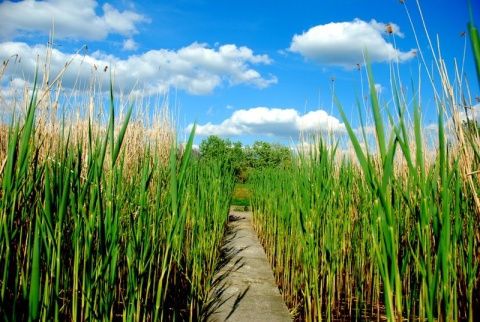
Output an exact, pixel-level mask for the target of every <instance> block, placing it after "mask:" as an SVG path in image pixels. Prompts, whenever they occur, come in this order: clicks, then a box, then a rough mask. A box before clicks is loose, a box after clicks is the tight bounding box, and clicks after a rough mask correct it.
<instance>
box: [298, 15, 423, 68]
mask: <svg viewBox="0 0 480 322" xmlns="http://www.w3.org/2000/svg"><path fill="white" fill-rule="evenodd" d="M387 29H389V30H388V31H387ZM389 33H392V34H394V35H396V36H398V37H403V34H402V33H401V32H400V28H399V27H398V26H397V25H396V24H393V23H390V24H383V23H379V22H377V21H375V20H372V21H370V22H365V21H362V20H360V19H355V20H353V21H351V22H332V23H328V24H325V25H319V26H315V27H313V28H311V29H309V30H308V31H306V32H304V33H303V34H301V35H294V36H293V39H292V42H291V44H290V48H289V50H290V51H292V52H296V53H299V54H301V55H303V56H304V57H305V58H307V59H309V60H312V61H315V62H318V63H320V64H325V65H336V66H341V67H344V68H346V69H353V68H356V66H357V64H358V63H363V61H364V52H365V50H367V51H368V55H369V57H370V61H371V62H372V63H373V62H385V61H392V60H394V61H399V62H404V61H407V60H409V59H412V58H413V57H415V54H414V52H413V50H412V51H409V52H402V51H400V50H398V49H396V48H394V47H393V45H392V44H391V43H388V42H387V41H386V39H385V37H384V36H385V35H387V34H389Z"/></svg>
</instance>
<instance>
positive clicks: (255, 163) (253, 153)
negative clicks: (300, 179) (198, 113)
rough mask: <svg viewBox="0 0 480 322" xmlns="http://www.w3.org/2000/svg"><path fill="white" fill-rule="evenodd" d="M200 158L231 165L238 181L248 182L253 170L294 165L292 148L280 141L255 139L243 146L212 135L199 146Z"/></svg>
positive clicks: (283, 167)
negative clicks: (270, 141) (250, 143)
mask: <svg viewBox="0 0 480 322" xmlns="http://www.w3.org/2000/svg"><path fill="white" fill-rule="evenodd" d="M199 159H200V160H204V161H207V160H219V161H221V162H224V164H226V165H228V166H229V167H231V168H232V169H233V171H234V173H235V176H236V177H237V182H242V183H243V182H246V181H247V180H248V176H249V174H250V172H251V171H253V170H254V169H261V168H267V167H268V168H282V169H286V168H289V167H291V166H292V152H291V150H290V149H289V148H288V147H286V146H284V145H281V144H280V143H269V142H265V141H255V142H254V143H253V145H252V146H245V147H244V146H242V143H241V142H235V143H232V142H231V141H230V140H229V139H221V138H219V137H218V136H215V135H212V136H209V137H208V138H206V139H205V140H203V141H202V142H201V143H200V147H199Z"/></svg>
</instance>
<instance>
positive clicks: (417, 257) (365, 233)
mask: <svg viewBox="0 0 480 322" xmlns="http://www.w3.org/2000/svg"><path fill="white" fill-rule="evenodd" d="M470 29H471V30H470V34H471V35H472V43H473V44H474V47H475V48H477V50H478V48H480V47H479V46H480V42H479V39H478V32H477V31H476V29H475V28H474V27H473V25H470ZM420 53H421V52H420ZM476 61H477V66H480V51H478V52H476ZM366 66H367V67H366V71H367V76H368V84H369V89H368V93H369V96H370V106H369V107H368V108H369V110H370V111H371V114H370V115H367V117H369V118H370V119H371V120H372V128H374V129H375V132H374V135H373V139H374V144H373V145H372V144H370V145H369V142H371V140H370V139H371V136H370V134H369V133H367V131H366V130H365V128H366V125H365V124H364V123H362V124H361V127H360V130H355V129H354V128H353V126H352V125H351V124H350V123H349V120H348V118H347V117H346V115H345V113H344V111H343V108H342V106H341V102H340V99H338V98H336V97H334V99H335V101H336V104H337V106H338V108H339V110H340V113H341V115H342V119H343V121H344V122H345V124H346V127H347V131H348V136H349V139H350V142H351V149H352V150H353V151H354V155H355V158H349V157H348V155H349V153H343V151H342V152H340V151H339V142H340V141H335V140H333V141H332V140H329V139H324V138H322V137H321V136H317V137H314V138H312V139H311V140H308V139H307V140H306V141H307V142H305V143H307V146H310V149H307V151H305V150H304V149H299V151H297V153H296V154H295V166H294V167H292V169H291V170H290V171H275V170H271V169H270V170H268V169H267V170H262V171H257V172H256V173H255V175H254V176H253V177H252V182H251V187H252V188H251V193H252V206H253V212H254V217H253V220H254V226H255V228H256V231H257V232H258V234H259V237H260V239H261V241H262V243H263V245H264V247H265V249H266V251H267V254H268V256H269V259H270V263H271V265H272V267H273V269H274V272H275V277H276V281H277V283H278V285H279V287H280V289H281V291H282V295H283V298H284V299H285V301H286V302H287V304H288V305H289V307H290V310H291V312H292V315H294V316H295V319H296V320H298V321H319V320H327V321H332V320H385V319H387V320H389V321H402V320H420V321H435V320H437V321H476V320H478V319H479V318H480V310H479V307H480V269H479V263H480V206H479V205H480V204H479V203H478V198H479V191H480V190H479V187H480V186H479V184H480V179H479V176H478V173H479V172H478V165H479V161H480V154H479V146H480V137H479V133H478V125H477V124H478V123H476V122H475V117H472V114H471V113H470V114H469V112H470V111H473V109H471V107H472V103H471V100H469V99H467V98H468V96H467V95H465V93H466V90H465V89H464V88H463V85H462V83H461V82H460V78H458V75H459V74H460V73H458V72H457V77H456V79H455V81H456V82H457V84H460V85H459V89H458V90H457V92H458V93H460V98H459V97H456V96H455V95H454V88H453V86H452V85H451V82H450V81H449V79H448V76H447V75H448V73H447V72H446V67H445V64H444V62H443V61H441V60H440V59H439V61H438V64H437V67H438V73H439V75H440V76H441V84H440V85H439V88H436V87H435V88H434V89H435V90H436V103H437V105H438V127H437V131H436V133H437V134H436V140H435V141H436V143H435V145H434V146H433V147H432V145H430V144H427V142H426V141H425V136H424V128H423V127H422V115H421V106H420V104H419V98H418V97H415V96H414V97H412V98H411V99H409V100H408V101H407V100H406V99H405V97H404V95H403V92H402V91H401V82H400V80H399V79H398V78H397V77H396V76H395V75H397V72H396V71H395V70H394V72H393V73H392V75H393V76H392V81H391V83H392V93H393V94H394V100H393V103H392V104H393V106H394V107H393V108H392V107H391V106H389V104H387V103H381V102H379V100H378V97H377V93H376V91H375V88H374V85H373V84H375V83H374V78H373V73H372V70H371V67H370V64H368V61H367V64H366ZM396 67H398V66H392V68H396ZM479 75H480V74H479ZM479 83H480V77H479ZM432 85H434V86H435V84H432ZM407 102H412V103H411V105H410V104H407ZM459 102H461V103H459ZM360 105H361V104H360V103H359V106H358V109H359V115H360V116H361V119H365V115H363V113H362V112H361V111H363V106H360ZM463 112H465V114H467V115H470V118H469V119H468V118H467V120H466V122H465V121H464V120H462V119H461V118H460V114H461V113H463ZM407 113H411V115H413V117H412V118H411V119H410V118H407ZM409 120H411V121H409Z"/></svg>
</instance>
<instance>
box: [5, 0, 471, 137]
mask: <svg viewBox="0 0 480 322" xmlns="http://www.w3.org/2000/svg"><path fill="white" fill-rule="evenodd" d="M420 5H421V10H422V14H423V17H424V21H425V23H426V26H427V28H428V32H429V35H430V37H431V41H432V42H433V47H434V50H435V52H436V54H437V55H438V51H437V35H438V37H439V40H440V48H441V54H442V58H443V59H444V61H445V63H446V65H447V69H448V73H449V76H450V79H451V80H452V83H453V80H454V68H453V67H454V59H455V58H456V59H457V63H458V65H459V67H462V65H463V61H464V65H463V66H464V67H463V71H464V72H465V73H466V75H467V77H468V79H469V81H470V93H471V96H472V99H473V97H474V96H475V95H478V96H480V92H479V87H478V84H477V82H476V74H475V69H474V63H473V58H472V55H471V50H470V43H469V39H468V38H467V37H462V36H461V34H462V32H463V31H466V30H467V27H466V25H467V22H468V21H469V13H468V7H467V1H466V0H465V1H463V0H450V1H447V0H439V1H420ZM472 9H473V13H474V16H475V18H476V21H477V26H478V24H479V22H480V3H479V1H472ZM409 16H410V19H411V21H412V23H413V25H414V28H415V29H413V28H412V25H411V22H410V19H409ZM52 25H53V26H54V43H55V45H54V46H53V52H52V58H51V67H50V69H51V75H55V73H58V72H59V71H60V70H61V69H62V68H63V66H65V63H66V62H67V61H70V59H72V57H74V54H75V53H76V52H77V51H79V50H80V52H79V55H77V56H75V57H74V61H73V62H72V64H71V66H70V67H69V69H68V71H67V72H66V73H65V74H64V76H63V79H62V85H63V87H64V88H65V89H67V90H68V89H69V88H77V89H78V88H79V87H82V86H83V88H88V86H87V85H85V84H88V83H89V81H91V79H92V78H93V77H96V78H97V79H98V80H100V81H101V82H103V83H104V85H103V88H104V89H107V88H108V80H109V73H104V72H103V69H104V67H105V66H109V68H110V70H111V71H112V72H113V73H114V75H115V85H116V88H117V89H118V91H119V92H120V91H123V92H124V93H125V95H128V93H130V92H131V91H132V90H133V91H134V93H135V95H136V96H137V97H139V96H142V99H141V100H139V101H142V102H147V101H152V102H157V101H162V100H163V99H165V97H167V96H168V97H169V105H170V110H171V111H172V113H174V114H175V119H176V120H177V128H178V130H179V132H180V133H184V132H187V133H188V130H189V129H190V128H191V126H192V124H193V122H194V121H195V120H196V121H197V123H198V128H197V137H196V143H197V144H198V143H199V142H200V141H201V140H202V139H204V138H205V137H207V136H209V135H219V136H221V137H224V138H227V137H228V138H230V139H231V140H232V141H242V142H243V143H244V144H247V145H249V144H251V143H253V142H254V141H255V140H265V141H271V142H274V141H280V142H282V143H287V142H290V141H292V140H293V141H295V140H296V139H298V137H299V133H300V132H308V131H317V130H329V131H331V132H332V133H337V134H340V135H341V134H342V133H344V132H345V126H344V124H343V122H342V120H341V119H340V114H339V112H338V108H337V107H336V106H334V105H333V104H332V91H335V93H336V95H337V97H338V98H339V100H340V102H341V103H342V106H343V107H344V109H345V110H346V112H347V115H349V116H350V117H351V120H352V122H353V123H354V125H355V126H359V122H358V117H357V115H358V112H357V106H356V104H355V95H358V96H359V97H360V101H361V102H362V105H364V107H368V103H365V102H364V99H363V97H364V96H365V94H366V93H365V90H366V86H367V80H366V71H365V68H364V60H363V54H362V51H363V50H364V49H365V48H366V49H367V50H368V53H369V56H370V59H371V61H372V68H373V72H374V77H375V84H376V88H377V90H378V91H377V93H378V95H379V96H380V98H381V101H383V102H386V103H387V104H388V106H389V107H390V108H394V107H393V106H391V104H390V103H388V102H390V100H391V96H392V94H391V93H392V90H391V85H390V80H391V76H390V71H391V68H392V67H394V68H395V70H396V69H397V68H398V69H399V71H398V75H399V76H400V80H401V82H402V84H403V85H402V87H403V90H404V93H405V96H406V98H407V103H408V102H410V99H411V98H412V96H413V94H414V93H416V92H418V91H420V93H419V94H420V96H421V108H422V113H423V117H424V118H423V120H424V124H425V125H426V126H428V125H430V124H433V123H435V121H436V106H435V102H434V94H433V91H432V88H431V87H432V86H431V85H430V81H429V79H428V75H427V73H426V69H425V66H426V65H427V67H428V69H429V70H431V69H432V63H433V58H432V54H431V48H430V46H429V43H428V41H427V37H426V34H425V31H424V29H423V25H422V20H421V19H420V15H419V9H418V7H417V1H414V0H405V1H404V3H403V4H402V3H400V1H398V0H373V1H354V0H339V1H319V0H317V1H258V0H256V1H251V0H243V1H226V0H223V1H217V0H177V1H153V0H151V1H125V0H112V1H108V2H105V1H94V0H72V1H65V0H44V1H33V0H25V1H2V2H0V59H1V60H7V59H8V58H9V57H12V55H16V54H18V57H21V58H22V59H21V60H18V59H17V61H16V63H12V62H10V63H9V65H8V66H7V69H6V70H5V72H4V74H3V76H2V79H1V84H2V90H3V93H4V94H3V96H4V97H5V96H6V95H7V94H5V93H9V91H10V92H12V87H22V86H23V85H24V84H25V83H27V84H28V83H30V82H31V81H32V79H33V74H34V70H35V65H36V59H37V58H36V57H37V55H39V56H40V57H41V58H44V56H45V45H46V44H47V42H48V40H49V34H50V31H51V30H52ZM389 26H390V27H391V28H392V29H391V33H388V32H387V29H388V28H389ZM414 30H415V31H416V33H417V37H418V43H417V41H416V39H415V35H414ZM84 45H86V46H88V51H85V50H84V49H82V46H84ZM465 50H466V51H465ZM464 52H465V60H463V59H464ZM419 53H422V54H423V59H422V57H421V55H419ZM357 64H359V65H357ZM358 67H360V68H358ZM395 73H397V72H395ZM92 75H93V76H92ZM332 79H333V80H334V81H332ZM434 79H435V81H436V82H437V83H438V81H439V80H438V75H436V76H434ZM412 82H413V84H414V85H413V88H412ZM82 84H83V85H82ZM453 85H455V84H453ZM118 95H119V94H118ZM473 101H474V102H475V100H473ZM153 105H155V103H154V104H153Z"/></svg>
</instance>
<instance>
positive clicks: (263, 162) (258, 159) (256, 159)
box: [246, 141, 292, 169]
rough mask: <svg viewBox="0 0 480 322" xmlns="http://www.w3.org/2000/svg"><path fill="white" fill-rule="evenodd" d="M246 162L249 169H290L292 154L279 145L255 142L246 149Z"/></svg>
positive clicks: (286, 148)
mask: <svg viewBox="0 0 480 322" xmlns="http://www.w3.org/2000/svg"><path fill="white" fill-rule="evenodd" d="M246 153H247V156H246V160H247V162H248V165H249V166H250V167H251V168H254V169H258V168H266V167H270V168H276V167H282V168H285V167H290V166H291V165H292V153H291V151H290V149H289V148H288V147H286V146H284V145H281V144H280V143H273V144H270V143H268V142H264V141H255V142H254V143H253V145H252V146H251V147H250V148H248V149H247V151H246Z"/></svg>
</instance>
